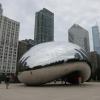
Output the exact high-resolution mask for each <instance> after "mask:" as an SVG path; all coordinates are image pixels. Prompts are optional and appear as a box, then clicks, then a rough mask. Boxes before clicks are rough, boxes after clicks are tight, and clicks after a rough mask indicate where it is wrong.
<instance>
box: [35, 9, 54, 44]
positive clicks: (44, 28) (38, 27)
mask: <svg viewBox="0 0 100 100" xmlns="http://www.w3.org/2000/svg"><path fill="white" fill-rule="evenodd" d="M34 40H35V44H39V43H42V42H49V41H53V40H54V13H52V12H51V11H49V10H47V9H45V8H43V9H42V10H40V11H39V12H36V14H35V32H34Z"/></svg>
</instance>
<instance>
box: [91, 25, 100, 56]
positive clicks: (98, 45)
mask: <svg viewBox="0 0 100 100" xmlns="http://www.w3.org/2000/svg"><path fill="white" fill-rule="evenodd" d="M92 36H93V46H94V51H96V52H97V53H98V54H99V55H100V32H99V27H98V26H93V27H92Z"/></svg>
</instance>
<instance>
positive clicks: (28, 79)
mask: <svg viewBox="0 0 100 100" xmlns="http://www.w3.org/2000/svg"><path fill="white" fill-rule="evenodd" d="M19 66H20V70H21V71H20V72H19V74H18V79H19V80H20V82H22V83H25V84H26V85H42V84H45V83H48V82H51V81H54V80H57V79H65V80H66V81H68V82H69V83H72V84H77V83H79V82H80V83H83V82H85V81H87V80H88V79H89V78H90V76H91V66H90V64H89V62H88V55H87V53H86V52H85V51H84V50H83V49H82V48H80V47H79V46H77V45H75V44H72V43H67V42H47V43H41V44H38V45H36V46H34V47H32V48H31V49H30V50H29V51H28V52H26V53H25V54H24V55H23V56H22V58H21V59H20V61H19Z"/></svg>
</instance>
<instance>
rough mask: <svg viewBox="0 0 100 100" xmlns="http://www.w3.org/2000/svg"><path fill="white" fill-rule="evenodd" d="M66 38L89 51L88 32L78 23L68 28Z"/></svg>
mask: <svg viewBox="0 0 100 100" xmlns="http://www.w3.org/2000/svg"><path fill="white" fill-rule="evenodd" d="M68 40H69V42H72V43H74V44H77V45H79V46H80V47H82V48H83V49H84V50H85V51H87V52H90V45H89V33H88V31H87V30H85V29H84V28H82V27H81V26H79V25H78V24H74V25H73V26H72V27H71V28H70V29H69V30H68Z"/></svg>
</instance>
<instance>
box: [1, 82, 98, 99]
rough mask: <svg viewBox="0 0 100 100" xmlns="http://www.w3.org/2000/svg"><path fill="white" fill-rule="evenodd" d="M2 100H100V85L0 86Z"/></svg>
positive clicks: (95, 83) (91, 83) (92, 83)
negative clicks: (7, 87)
mask: <svg viewBox="0 0 100 100" xmlns="http://www.w3.org/2000/svg"><path fill="white" fill-rule="evenodd" d="M0 100H100V83H97V82H90V83H84V84H82V85H80V86H70V85H67V86H65V85H61V84H54V85H53V84H47V85H44V86H36V87H28V86H25V85H23V84H10V86H9V89H6V86H5V84H4V83H3V84H0Z"/></svg>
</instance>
